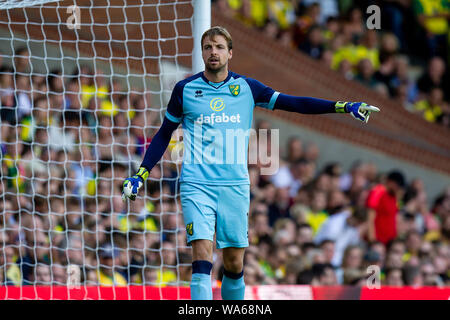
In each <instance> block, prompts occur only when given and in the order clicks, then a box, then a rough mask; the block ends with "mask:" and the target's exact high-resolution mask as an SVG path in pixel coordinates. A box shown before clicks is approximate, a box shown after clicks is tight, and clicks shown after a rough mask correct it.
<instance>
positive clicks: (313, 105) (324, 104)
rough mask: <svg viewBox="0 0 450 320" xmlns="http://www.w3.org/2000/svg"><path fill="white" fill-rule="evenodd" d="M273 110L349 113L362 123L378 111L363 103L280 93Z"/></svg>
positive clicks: (306, 112)
mask: <svg viewBox="0 0 450 320" xmlns="http://www.w3.org/2000/svg"><path fill="white" fill-rule="evenodd" d="M274 109H279V110H285V111H289V112H297V113H304V114H323V113H350V114H351V115H352V116H353V117H354V118H355V119H358V120H360V121H363V122H367V121H368V120H369V116H370V113H371V112H378V111H380V109H378V108H377V107H374V106H370V105H368V104H366V103H364V102H342V101H337V102H336V101H329V100H324V99H317V98H310V97H296V96H290V95H287V94H283V93H280V94H279V95H278V97H277V100H276V101H275V105H274Z"/></svg>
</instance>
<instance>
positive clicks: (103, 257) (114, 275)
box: [97, 243, 127, 286]
mask: <svg viewBox="0 0 450 320" xmlns="http://www.w3.org/2000/svg"><path fill="white" fill-rule="evenodd" d="M99 251H100V252H99V257H100V264H99V267H98V270H97V279H98V283H99V285H100V286H126V285H127V280H126V279H125V277H124V276H122V275H121V274H120V273H119V272H117V271H115V270H114V267H115V266H118V265H119V252H118V249H117V248H114V247H113V246H112V245H111V244H109V243H107V244H105V245H103V246H102V247H101V248H100V250H99Z"/></svg>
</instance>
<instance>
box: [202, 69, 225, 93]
mask: <svg viewBox="0 0 450 320" xmlns="http://www.w3.org/2000/svg"><path fill="white" fill-rule="evenodd" d="M201 74H202V79H203V81H205V82H206V83H207V84H208V85H210V86H211V87H213V88H214V89H219V88H220V87H222V86H223V85H224V84H225V83H227V82H228V80H230V79H231V77H232V76H233V73H232V72H231V71H228V76H227V77H226V79H225V80H224V81H222V82H220V84H219V83H217V84H218V86H215V85H213V84H212V83H214V82H211V81H209V80H208V79H207V78H206V77H205V74H204V73H203V72H202V73H201Z"/></svg>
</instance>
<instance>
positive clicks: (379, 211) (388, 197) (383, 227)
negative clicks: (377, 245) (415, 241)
mask: <svg viewBox="0 0 450 320" xmlns="http://www.w3.org/2000/svg"><path fill="white" fill-rule="evenodd" d="M404 188H405V178H404V176H403V174H402V173H401V172H399V171H391V172H390V173H389V174H388V175H387V177H386V182H385V183H384V184H378V185H376V186H375V187H373V188H372V189H371V190H370V192H369V195H368V197H367V202H366V206H367V208H368V218H369V232H368V237H369V241H380V242H382V243H384V244H385V245H386V244H387V243H389V241H391V240H394V239H395V238H396V237H397V212H398V211H399V207H398V201H399V200H400V199H401V198H402V196H403V192H404Z"/></svg>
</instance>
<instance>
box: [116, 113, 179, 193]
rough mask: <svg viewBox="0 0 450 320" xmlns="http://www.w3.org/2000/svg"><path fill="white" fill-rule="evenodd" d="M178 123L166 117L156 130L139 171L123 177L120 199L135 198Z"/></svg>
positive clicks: (164, 149)
mask: <svg viewBox="0 0 450 320" xmlns="http://www.w3.org/2000/svg"><path fill="white" fill-rule="evenodd" d="M178 125H179V123H176V122H172V121H170V120H169V119H167V118H164V121H163V123H162V125H161V127H160V128H159V130H158V132H157V133H156V134H155V136H154V137H153V139H152V142H151V143H150V145H149V147H148V148H147V151H146V152H145V156H144V160H143V161H142V163H141V166H140V168H139V171H138V172H137V173H136V174H135V175H134V176H132V177H130V178H127V179H125V181H124V182H123V188H122V200H123V201H125V200H126V198H130V199H131V200H134V199H136V195H137V193H138V191H139V188H140V187H142V185H143V183H144V181H145V180H147V178H148V175H149V172H150V170H152V169H153V167H154V166H155V164H156V163H157V162H158V161H159V159H161V157H162V156H163V154H164V152H165V151H166V149H167V146H168V145H169V142H170V139H171V137H172V133H173V132H174V131H175V130H176V129H177V127H178Z"/></svg>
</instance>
